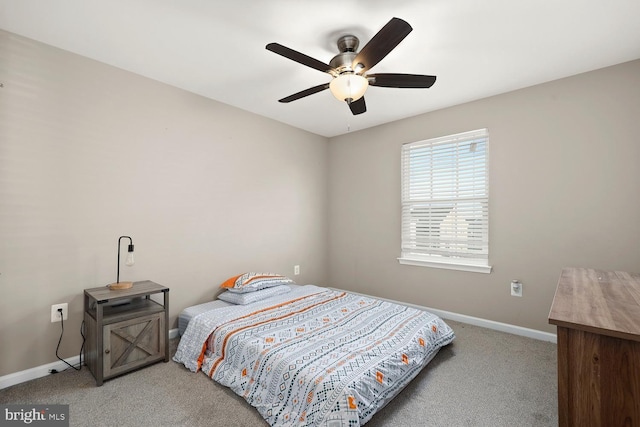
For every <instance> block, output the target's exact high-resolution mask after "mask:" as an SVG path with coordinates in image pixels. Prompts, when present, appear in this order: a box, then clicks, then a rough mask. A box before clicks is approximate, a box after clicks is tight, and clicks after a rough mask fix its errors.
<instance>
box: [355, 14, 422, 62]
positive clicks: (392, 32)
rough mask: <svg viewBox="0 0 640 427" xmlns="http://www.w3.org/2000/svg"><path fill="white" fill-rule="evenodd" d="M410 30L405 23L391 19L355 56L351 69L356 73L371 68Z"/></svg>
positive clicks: (409, 26)
mask: <svg viewBox="0 0 640 427" xmlns="http://www.w3.org/2000/svg"><path fill="white" fill-rule="evenodd" d="M412 30H413V28H411V25H409V24H408V23H407V22H406V21H404V20H402V19H400V18H392V19H391V20H390V21H389V22H387V24H386V25H385V26H384V27H382V29H381V30H380V31H378V33H377V34H376V35H375V36H373V38H372V39H371V40H369V43H367V44H366V45H365V46H364V47H363V48H362V50H360V53H358V55H356V57H355V59H354V60H353V63H352V68H353V69H354V70H356V72H358V73H363V72H365V71H367V70H368V69H370V68H372V67H373V66H374V65H376V64H377V63H378V62H380V61H381V60H382V58H384V57H385V56H387V55H388V54H389V52H391V51H392V50H393V49H394V48H395V47H396V46H398V44H400V42H401V41H402V40H404V38H405V37H407V35H408V34H409V33H410V32H411V31H412ZM360 64H362V65H360ZM363 66H364V68H362V67H363Z"/></svg>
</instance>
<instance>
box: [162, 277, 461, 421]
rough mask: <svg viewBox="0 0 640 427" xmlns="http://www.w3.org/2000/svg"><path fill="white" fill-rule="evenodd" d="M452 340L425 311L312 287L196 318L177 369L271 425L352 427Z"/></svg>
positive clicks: (186, 335)
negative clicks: (217, 387)
mask: <svg viewBox="0 0 640 427" xmlns="http://www.w3.org/2000/svg"><path fill="white" fill-rule="evenodd" d="M454 337H455V335H454V332H453V330H451V328H450V327H449V326H448V325H447V324H446V323H445V322H444V321H443V320H442V319H440V318H439V317H437V316H435V315H434V314H431V313H429V312H425V311H421V310H418V309H415V308H411V307H407V306H403V305H399V304H393V303H390V302H386V301H381V300H377V299H373V298H369V297H365V296H361V295H356V294H350V293H346V292H340V291H335V290H330V289H326V288H321V287H317V286H313V285H306V286H301V287H299V288H295V289H294V290H292V291H291V292H289V293H287V294H284V295H279V296H276V297H273V298H269V299H268V300H265V301H263V302H261V303H253V304H250V305H245V306H241V305H235V306H231V307H224V308H220V309H216V310H211V311H209V312H205V313H202V314H199V315H198V316H196V317H194V318H193V319H192V320H191V321H190V322H189V325H188V326H187V329H186V330H185V333H184V334H183V336H182V338H181V340H180V344H179V346H178V350H177V352H176V355H175V357H174V360H175V361H176V362H180V363H183V364H184V365H185V366H186V367H187V368H189V369H190V370H192V371H194V372H196V371H198V370H201V371H202V372H204V373H205V374H207V375H208V376H209V377H211V378H212V379H214V380H215V381H217V382H219V383H220V384H223V385H225V386H227V387H230V388H231V389H232V390H233V391H234V392H235V393H237V394H238V395H240V396H242V397H243V398H244V399H245V400H246V401H247V402H248V403H249V404H251V405H252V406H254V407H255V408H256V409H257V410H258V411H259V412H260V414H261V415H262V416H263V417H264V419H265V420H266V421H267V422H268V423H269V424H270V425H272V426H327V427H334V426H335V427H337V426H345V427H347V426H348V427H355V426H360V425H363V424H364V423H366V422H367V421H368V420H369V419H371V417H372V416H373V414H375V413H376V412H377V411H378V410H379V409H381V408H382V407H384V406H385V405H386V404H387V403H388V402H389V401H390V400H391V399H392V398H393V397H394V396H395V395H397V394H398V393H399V392H400V391H401V390H402V389H403V388H404V387H405V386H406V385H407V384H408V383H409V381H411V379H413V378H414V377H415V376H416V375H417V374H418V372H420V370H421V369H422V368H424V367H425V366H426V365H427V363H429V361H430V360H431V359H432V358H433V357H434V356H435V355H436V354H437V352H438V350H439V349H440V348H441V347H442V346H445V345H447V344H449V343H450V342H451V341H453V339H454Z"/></svg>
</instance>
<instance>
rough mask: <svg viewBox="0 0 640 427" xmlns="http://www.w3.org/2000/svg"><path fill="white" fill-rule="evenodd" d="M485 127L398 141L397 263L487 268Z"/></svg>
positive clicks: (487, 181)
mask: <svg viewBox="0 0 640 427" xmlns="http://www.w3.org/2000/svg"><path fill="white" fill-rule="evenodd" d="M488 148H489V132H488V131H487V129H480V130H475V131H471V132H465V133H459V134H456V135H450V136H445V137H441V138H434V139H428V140H426V141H418V142H412V143H409V144H404V145H403V146H402V253H401V255H400V258H398V260H399V261H400V263H402V264H411V265H422V266H428V267H439V268H449V269H456V270H465V271H476V272H482V273H490V272H491V266H489V179H488V172H489V168H488V166H489V165H488V159H489V156H488Z"/></svg>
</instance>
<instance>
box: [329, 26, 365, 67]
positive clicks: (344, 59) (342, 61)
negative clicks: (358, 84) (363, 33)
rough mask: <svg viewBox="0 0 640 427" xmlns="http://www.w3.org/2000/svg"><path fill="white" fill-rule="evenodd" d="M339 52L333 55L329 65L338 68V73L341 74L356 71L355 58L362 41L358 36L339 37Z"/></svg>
mask: <svg viewBox="0 0 640 427" xmlns="http://www.w3.org/2000/svg"><path fill="white" fill-rule="evenodd" d="M337 45H338V50H339V51H340V53H339V54H337V55H336V56H334V57H333V59H331V61H330V62H329V65H330V66H331V67H333V69H334V70H336V72H337V73H336V75H340V74H342V73H345V72H354V71H355V70H354V69H353V68H352V65H353V60H354V59H356V55H357V52H356V50H357V49H358V46H359V45H360V41H359V40H358V38H357V37H356V36H352V35H346V36H342V37H340V38H339V39H338V43H337Z"/></svg>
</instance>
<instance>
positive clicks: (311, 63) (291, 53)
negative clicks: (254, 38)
mask: <svg viewBox="0 0 640 427" xmlns="http://www.w3.org/2000/svg"><path fill="white" fill-rule="evenodd" d="M266 49H267V50H270V51H271V52H273V53H277V54H278V55H282V56H284V57H285V58H288V59H290V60H292V61H295V62H297V63H299V64H302V65H306V66H307V67H311V68H315V69H316V70H318V71H322V72H323V73H328V72H330V71H333V67H332V66H331V65H329V64H325V63H324V62H322V61H318V60H317V59H315V58H312V57H310V56H307V55H305V54H304V53H300V52H298V51H296V50H293V49H290V48H288V47H286V46H282V45H281V44H279V43H269V44H268V45H267V46H266Z"/></svg>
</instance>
